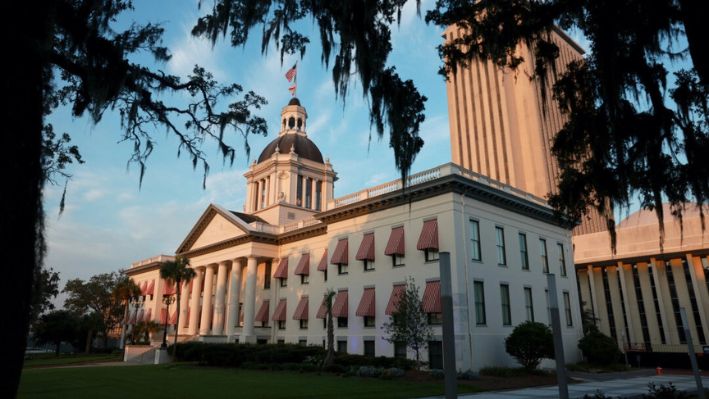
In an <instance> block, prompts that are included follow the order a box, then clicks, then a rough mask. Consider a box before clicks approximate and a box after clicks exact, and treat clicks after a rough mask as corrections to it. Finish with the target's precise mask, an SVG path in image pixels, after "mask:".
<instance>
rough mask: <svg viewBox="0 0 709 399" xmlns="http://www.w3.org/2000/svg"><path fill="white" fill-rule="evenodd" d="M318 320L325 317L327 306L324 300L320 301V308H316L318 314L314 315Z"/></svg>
mask: <svg viewBox="0 0 709 399" xmlns="http://www.w3.org/2000/svg"><path fill="white" fill-rule="evenodd" d="M315 317H317V318H318V319H324V318H325V317H327V304H326V303H325V298H323V299H322V303H321V304H320V307H319V308H318V314H317V315H315Z"/></svg>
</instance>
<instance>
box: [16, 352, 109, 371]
mask: <svg viewBox="0 0 709 399" xmlns="http://www.w3.org/2000/svg"><path fill="white" fill-rule="evenodd" d="M121 360H122V356H121V354H120V353H118V354H96V355H84V354H81V355H59V356H56V355H55V354H53V353H51V354H42V355H34V356H32V357H30V358H29V359H25V365H24V367H25V368H37V367H51V366H71V365H79V364H87V363H103V362H118V361H121Z"/></svg>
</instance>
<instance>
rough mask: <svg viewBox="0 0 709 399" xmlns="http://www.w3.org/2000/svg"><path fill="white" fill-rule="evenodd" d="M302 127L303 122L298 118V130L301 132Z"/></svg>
mask: <svg viewBox="0 0 709 399" xmlns="http://www.w3.org/2000/svg"><path fill="white" fill-rule="evenodd" d="M302 127H303V120H302V119H300V118H298V130H301V128H302Z"/></svg>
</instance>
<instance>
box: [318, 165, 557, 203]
mask: <svg viewBox="0 0 709 399" xmlns="http://www.w3.org/2000/svg"><path fill="white" fill-rule="evenodd" d="M454 174H457V175H460V176H464V177H466V178H468V179H470V180H473V181H475V182H478V183H480V184H484V185H486V186H489V187H492V188H495V189H498V190H501V191H504V192H507V193H510V194H513V195H515V196H517V197H520V198H523V199H525V200H527V201H530V202H534V203H536V204H538V205H542V206H548V204H547V202H546V201H545V200H544V199H543V198H540V197H537V196H535V195H532V194H530V193H527V192H525V191H522V190H520V189H517V188H514V187H512V186H509V185H507V184H505V183H502V182H500V181H497V180H493V179H490V178H489V177H487V176H485V175H481V174H479V173H476V172H473V171H471V170H467V169H463V168H461V167H460V166H458V165H455V164H453V163H446V164H443V165H440V166H437V167H435V168H432V169H428V170H424V171H422V172H419V173H416V174H413V175H410V176H409V177H408V178H407V183H408V186H409V187H411V186H415V185H418V184H422V183H425V182H428V181H432V180H435V179H438V178H439V177H443V176H450V175H454ZM401 187H402V185H401V179H396V180H392V181H390V182H387V183H384V184H380V185H378V186H374V187H370V188H367V189H364V190H361V191H358V192H355V193H352V194H347V195H345V196H342V197H339V198H335V199H334V200H331V201H330V202H329V204H328V205H329V206H328V209H333V208H339V207H341V206H345V205H350V204H353V203H355V202H359V201H362V200H365V199H368V198H373V197H376V196H379V195H382V194H387V193H391V192H394V191H396V190H399V189H401Z"/></svg>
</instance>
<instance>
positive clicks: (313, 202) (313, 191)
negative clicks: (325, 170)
mask: <svg viewBox="0 0 709 399" xmlns="http://www.w3.org/2000/svg"><path fill="white" fill-rule="evenodd" d="M317 185H318V180H317V179H313V178H312V177H311V178H310V209H315V205H316V204H317V191H316V189H317Z"/></svg>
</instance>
